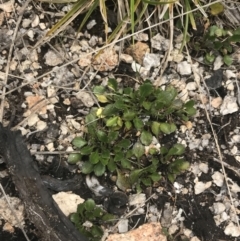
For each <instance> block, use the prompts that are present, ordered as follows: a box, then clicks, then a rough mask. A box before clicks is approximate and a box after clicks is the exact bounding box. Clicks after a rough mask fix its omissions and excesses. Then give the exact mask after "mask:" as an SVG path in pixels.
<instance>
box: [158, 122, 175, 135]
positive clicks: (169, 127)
mask: <svg viewBox="0 0 240 241" xmlns="http://www.w3.org/2000/svg"><path fill="white" fill-rule="evenodd" d="M176 129H177V127H176V125H175V124H174V123H160V130H161V131H162V132H163V133H165V134H170V133H172V132H174V131H176Z"/></svg>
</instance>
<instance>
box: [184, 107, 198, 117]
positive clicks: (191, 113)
mask: <svg viewBox="0 0 240 241" xmlns="http://www.w3.org/2000/svg"><path fill="white" fill-rule="evenodd" d="M185 112H186V113H187V115H188V116H194V115H195V114H196V113H197V110H196V109H195V108H194V107H189V108H186V110H185Z"/></svg>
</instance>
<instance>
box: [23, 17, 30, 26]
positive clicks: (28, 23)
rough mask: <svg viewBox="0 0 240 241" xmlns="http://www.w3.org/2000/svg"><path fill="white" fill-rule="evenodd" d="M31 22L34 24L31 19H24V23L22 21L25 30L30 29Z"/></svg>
mask: <svg viewBox="0 0 240 241" xmlns="http://www.w3.org/2000/svg"><path fill="white" fill-rule="evenodd" d="M31 22H32V20H31V19H29V18H25V19H23V21H22V27H23V28H28V27H29V26H30V24H31Z"/></svg>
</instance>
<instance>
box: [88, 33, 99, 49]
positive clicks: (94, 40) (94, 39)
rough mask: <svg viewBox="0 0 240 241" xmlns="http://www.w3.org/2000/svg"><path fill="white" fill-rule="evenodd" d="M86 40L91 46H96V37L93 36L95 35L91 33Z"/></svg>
mask: <svg viewBox="0 0 240 241" xmlns="http://www.w3.org/2000/svg"><path fill="white" fill-rule="evenodd" d="M88 42H89V45H90V46H91V47H94V46H96V45H97V43H98V37H97V36H95V35H93V36H92V37H91V38H90V39H89V41H88Z"/></svg>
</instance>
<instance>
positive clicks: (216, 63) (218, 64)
mask: <svg viewBox="0 0 240 241" xmlns="http://www.w3.org/2000/svg"><path fill="white" fill-rule="evenodd" d="M223 64H224V63H223V58H222V56H221V55H218V56H217V58H216V59H215V61H214V63H213V70H218V69H220V68H221V67H222V65H223Z"/></svg>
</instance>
